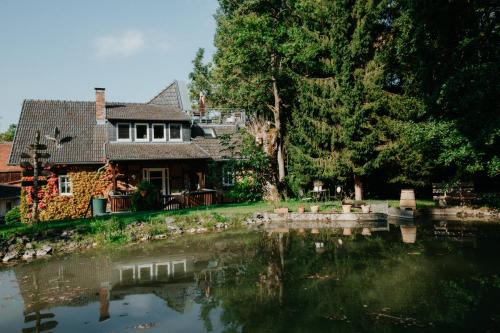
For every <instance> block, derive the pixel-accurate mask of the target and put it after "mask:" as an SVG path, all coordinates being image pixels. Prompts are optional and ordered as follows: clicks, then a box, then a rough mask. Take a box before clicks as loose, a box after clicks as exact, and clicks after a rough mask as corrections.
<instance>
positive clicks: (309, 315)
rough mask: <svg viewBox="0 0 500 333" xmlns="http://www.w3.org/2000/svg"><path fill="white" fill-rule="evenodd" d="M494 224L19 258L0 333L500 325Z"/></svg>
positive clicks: (199, 241) (234, 238)
mask: <svg viewBox="0 0 500 333" xmlns="http://www.w3.org/2000/svg"><path fill="white" fill-rule="evenodd" d="M435 225H436V226H438V227H436V228H434V226H435ZM457 226H458V227H457ZM483 228H485V229H483ZM487 228H488V227H481V226H478V227H473V228H464V227H463V226H462V225H461V224H454V223H453V222H447V224H446V225H445V224H443V223H441V224H439V223H438V222H432V221H426V223H425V226H419V227H418V235H417V241H416V242H415V243H414V244H404V243H402V241H401V233H400V231H399V228H398V227H396V226H393V225H391V227H390V228H389V231H380V232H373V233H372V235H371V236H363V235H361V234H360V233H358V232H355V233H354V235H353V236H348V237H346V236H342V232H341V231H340V232H339V231H332V230H317V231H314V232H313V233H311V232H310V231H307V230H306V231H302V230H300V231H299V230H296V231H293V230H290V231H287V230H282V229H281V230H279V231H280V232H273V233H270V232H269V231H265V232H264V231H238V232H236V231H233V232H225V233H218V234H211V235H197V236H186V237H182V238H179V239H177V240H170V241H161V242H155V243H149V244H140V245H134V246H129V247H124V248H121V249H114V250H106V251H103V250H100V251H90V252H85V253H82V254H73V255H68V256H64V257H54V258H51V259H48V260H40V261H35V262H32V263H26V264H20V265H17V266H15V267H11V268H3V269H2V270H0V332H9V333H10V332H24V333H28V332H71V333H79V332H109V333H111V332H206V331H212V332H331V331H336V332H402V331H405V332H499V331H500V301H499V300H500V242H499V239H498V237H497V236H496V235H497V234H498V232H495V230H490V229H491V228H489V229H487ZM443 230H444V231H443Z"/></svg>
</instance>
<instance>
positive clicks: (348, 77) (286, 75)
mask: <svg viewBox="0 0 500 333" xmlns="http://www.w3.org/2000/svg"><path fill="white" fill-rule="evenodd" d="M219 4H220V10H219V12H218V13H217V15H216V20H217V33H216V37H215V45H216V47H217V52H216V54H215V56H214V60H213V64H214V66H213V68H212V76H211V80H212V85H211V86H212V87H213V89H214V90H213V92H212V94H213V96H214V100H216V101H217V102H218V103H219V104H221V105H224V106H230V107H242V108H245V109H247V110H248V111H250V112H254V113H260V114H263V115H266V116H271V115H272V116H273V120H274V121H275V122H278V123H277V126H276V127H277V128H278V134H279V139H280V140H283V142H286V149H287V155H288V157H287V161H288V165H287V168H288V176H287V182H288V184H289V185H290V187H291V188H293V189H295V191H298V189H299V188H300V187H302V186H304V185H306V184H308V183H310V182H311V181H313V180H315V179H322V180H324V181H325V183H327V184H328V183H329V184H332V183H337V182H346V183H352V181H353V175H356V176H358V178H360V179H362V180H363V182H366V183H368V184H370V183H371V184H382V183H384V182H385V183H387V182H390V183H394V184H399V186H401V185H410V186H425V185H429V184H430V182H432V181H454V180H470V179H473V178H474V177H476V178H477V177H483V178H484V177H490V178H491V179H492V180H493V182H489V181H483V183H489V184H491V185H490V187H491V188H494V187H495V185H494V184H497V183H498V181H499V175H500V162H499V161H500V157H499V155H498V148H497V147H498V146H499V145H500V141H499V138H500V130H499V128H500V114H499V113H498V112H497V111H498V109H499V106H500V105H499V104H498V103H499V100H498V98H496V96H499V95H500V91H499V89H500V82H499V76H498V75H496V73H498V72H499V70H500V68H499V66H500V63H499V62H498V61H497V59H498V58H499V56H500V54H499V52H500V48H499V47H498V44H499V42H500V29H499V26H498V15H499V14H498V10H497V8H496V7H495V6H494V5H493V4H492V3H491V2H488V1H486V2H484V1H468V0H453V1H448V2H440V1H438V2H432V1H417V2H415V1H406V0H402V1H391V0H377V1H362V0H358V1H351V2H341V1H329V0H319V1H318V0H294V1H280V0H276V1H264V0H244V1H237V2H235V1H230V0H220V1H219ZM273 83H276V86H274V85H273ZM274 88H277V89H274ZM269 111H271V112H270V113H269ZM276 111H278V112H277V113H276ZM278 151H279V149H278ZM273 167H276V165H273Z"/></svg>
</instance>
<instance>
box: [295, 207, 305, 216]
mask: <svg viewBox="0 0 500 333" xmlns="http://www.w3.org/2000/svg"><path fill="white" fill-rule="evenodd" d="M297 213H299V214H304V206H299V208H297Z"/></svg>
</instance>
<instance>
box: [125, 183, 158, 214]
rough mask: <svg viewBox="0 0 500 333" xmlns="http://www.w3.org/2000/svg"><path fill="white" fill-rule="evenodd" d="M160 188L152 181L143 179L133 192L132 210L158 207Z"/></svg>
mask: <svg viewBox="0 0 500 333" xmlns="http://www.w3.org/2000/svg"><path fill="white" fill-rule="evenodd" d="M157 195H158V189H157V188H156V186H154V185H153V184H151V183H150V182H148V181H146V180H143V181H141V182H140V183H139V186H137V191H135V192H134V193H133V194H132V198H131V201H132V211H134V212H138V211H147V210H153V209H155V208H157V207H158V200H157Z"/></svg>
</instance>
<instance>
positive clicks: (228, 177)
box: [222, 166, 234, 186]
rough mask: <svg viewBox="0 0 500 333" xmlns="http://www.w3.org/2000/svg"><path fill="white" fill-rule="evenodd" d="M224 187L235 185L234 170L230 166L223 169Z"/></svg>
mask: <svg viewBox="0 0 500 333" xmlns="http://www.w3.org/2000/svg"><path fill="white" fill-rule="evenodd" d="M222 185H224V186H233V185H234V169H233V168H231V167H228V166H225V167H222Z"/></svg>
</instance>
